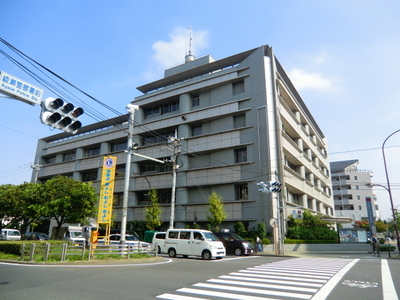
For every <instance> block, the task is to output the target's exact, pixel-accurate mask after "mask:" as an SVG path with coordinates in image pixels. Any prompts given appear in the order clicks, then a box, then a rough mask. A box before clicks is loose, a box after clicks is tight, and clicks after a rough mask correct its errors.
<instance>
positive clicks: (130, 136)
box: [120, 104, 139, 244]
mask: <svg viewBox="0 0 400 300" xmlns="http://www.w3.org/2000/svg"><path fill="white" fill-rule="evenodd" d="M126 107H127V109H128V112H129V120H128V149H127V151H126V165H125V182H124V196H123V200H122V220H121V239H120V244H125V236H126V221H127V218H128V196H129V181H130V178H131V162H132V153H133V124H134V121H135V111H136V110H138V109H139V106H137V105H133V104H128V105H127V106H126Z"/></svg>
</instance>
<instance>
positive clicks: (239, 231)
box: [233, 222, 246, 237]
mask: <svg viewBox="0 0 400 300" xmlns="http://www.w3.org/2000/svg"><path fill="white" fill-rule="evenodd" d="M233 228H235V233H237V234H238V235H240V236H241V237H244V236H245V233H246V229H245V228H244V225H243V223H242V222H236V223H235V224H234V225H233Z"/></svg>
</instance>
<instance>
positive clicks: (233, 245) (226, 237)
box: [214, 232, 254, 256]
mask: <svg viewBox="0 0 400 300" xmlns="http://www.w3.org/2000/svg"><path fill="white" fill-rule="evenodd" d="M214 234H215V235H216V236H217V238H218V239H219V240H220V241H221V242H222V243H223V244H224V247H225V249H226V252H228V253H234V254H235V255H237V256H240V255H250V254H253V253H254V249H253V245H252V244H251V243H250V242H249V241H246V240H245V239H243V238H242V237H241V236H240V235H237V234H236V233H232V232H216V233H214Z"/></svg>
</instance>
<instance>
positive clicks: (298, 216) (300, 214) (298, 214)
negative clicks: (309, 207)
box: [297, 210, 303, 219]
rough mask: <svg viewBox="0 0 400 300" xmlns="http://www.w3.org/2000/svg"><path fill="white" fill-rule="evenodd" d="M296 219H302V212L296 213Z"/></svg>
mask: <svg viewBox="0 0 400 300" xmlns="http://www.w3.org/2000/svg"><path fill="white" fill-rule="evenodd" d="M297 219H303V211H302V210H298V211H297Z"/></svg>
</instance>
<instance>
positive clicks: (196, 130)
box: [192, 124, 203, 136]
mask: <svg viewBox="0 0 400 300" xmlns="http://www.w3.org/2000/svg"><path fill="white" fill-rule="evenodd" d="M202 133H203V125H201V124H200V125H196V126H192V136H196V135H201V134H202Z"/></svg>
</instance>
